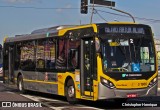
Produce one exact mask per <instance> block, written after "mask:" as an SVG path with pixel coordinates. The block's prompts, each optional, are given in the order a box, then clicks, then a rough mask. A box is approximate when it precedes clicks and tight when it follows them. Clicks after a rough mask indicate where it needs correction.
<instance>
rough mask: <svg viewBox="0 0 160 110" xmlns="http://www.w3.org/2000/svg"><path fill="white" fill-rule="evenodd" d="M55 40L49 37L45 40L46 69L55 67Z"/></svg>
mask: <svg viewBox="0 0 160 110" xmlns="http://www.w3.org/2000/svg"><path fill="white" fill-rule="evenodd" d="M55 44H56V43H55V40H54V39H53V38H50V39H48V40H47V41H46V45H45V64H46V69H55V57H56V54H55V50H56V46H55Z"/></svg>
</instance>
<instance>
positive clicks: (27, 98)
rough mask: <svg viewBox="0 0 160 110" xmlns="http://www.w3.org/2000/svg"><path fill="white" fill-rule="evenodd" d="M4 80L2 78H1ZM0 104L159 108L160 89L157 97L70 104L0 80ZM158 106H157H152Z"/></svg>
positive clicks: (62, 109) (53, 109)
mask: <svg viewBox="0 0 160 110" xmlns="http://www.w3.org/2000/svg"><path fill="white" fill-rule="evenodd" d="M0 80H2V78H0ZM0 82H1V83H0V103H1V104H0V106H2V102H12V103H18V102H19V103H20V102H21V103H35V102H36V103H39V104H41V106H42V107H29V108H28V107H23V108H22V107H15V106H14V107H3V108H2V107H1V108H0V110H22V109H23V110H100V109H102V110H104V109H111V110H117V109H118V110H123V109H126V110H159V109H160V107H157V106H159V105H160V91H158V96H157V97H147V98H135V99H128V101H127V102H126V103H119V102H114V101H113V100H108V101H97V102H92V101H84V100H83V101H82V100H81V101H79V104H77V105H70V104H68V102H67V101H66V99H65V98H64V97H61V96H56V95H50V94H44V93H43V94H42V93H37V92H31V91H28V92H27V93H26V94H20V93H19V92H18V91H17V89H16V88H12V87H8V86H6V85H5V84H3V83H2V81H0ZM152 106H156V107H154V108H153V107H152Z"/></svg>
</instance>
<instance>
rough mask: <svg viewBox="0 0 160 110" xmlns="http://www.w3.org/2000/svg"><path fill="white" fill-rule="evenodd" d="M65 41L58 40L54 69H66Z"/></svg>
mask: <svg viewBox="0 0 160 110" xmlns="http://www.w3.org/2000/svg"><path fill="white" fill-rule="evenodd" d="M66 48H67V47H66V41H65V40H64V39H60V40H59V44H58V57H57V61H56V68H57V69H60V70H65V69H66V66H67V65H66V60H67V59H66Z"/></svg>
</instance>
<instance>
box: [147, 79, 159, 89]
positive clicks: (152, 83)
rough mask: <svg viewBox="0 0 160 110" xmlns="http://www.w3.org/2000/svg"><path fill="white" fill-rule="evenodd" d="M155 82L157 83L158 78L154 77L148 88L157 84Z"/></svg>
mask: <svg viewBox="0 0 160 110" xmlns="http://www.w3.org/2000/svg"><path fill="white" fill-rule="evenodd" d="M157 81H158V78H157V77H155V78H154V79H152V80H151V82H150V83H149V85H148V86H149V87H152V86H153V85H155V84H156V83H157Z"/></svg>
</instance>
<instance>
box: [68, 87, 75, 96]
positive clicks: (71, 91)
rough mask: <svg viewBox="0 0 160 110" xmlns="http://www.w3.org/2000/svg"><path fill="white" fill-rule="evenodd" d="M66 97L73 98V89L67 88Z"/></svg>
mask: <svg viewBox="0 0 160 110" xmlns="http://www.w3.org/2000/svg"><path fill="white" fill-rule="evenodd" d="M68 96H69V97H73V96H74V87H73V86H69V88H68Z"/></svg>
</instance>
